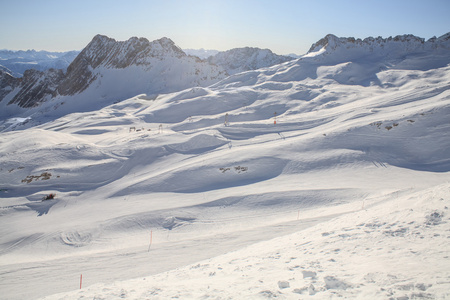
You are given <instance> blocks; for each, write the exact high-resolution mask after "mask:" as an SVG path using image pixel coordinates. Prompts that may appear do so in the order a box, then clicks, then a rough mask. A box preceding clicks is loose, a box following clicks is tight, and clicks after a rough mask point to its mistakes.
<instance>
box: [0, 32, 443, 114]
mask: <svg viewBox="0 0 450 300" xmlns="http://www.w3.org/2000/svg"><path fill="white" fill-rule="evenodd" d="M449 36H450V34H446V35H444V36H442V37H440V38H435V37H434V38H431V39H429V40H428V41H425V40H424V39H422V38H419V37H416V36H413V35H403V36H397V37H394V38H392V37H390V38H387V39H383V38H381V37H379V38H371V37H370V38H366V39H364V40H361V39H355V38H338V37H336V36H334V35H331V34H330V35H327V36H326V37H324V38H323V39H321V40H319V41H318V42H317V43H315V44H313V45H312V47H311V49H310V50H309V52H308V53H307V54H306V55H304V56H302V57H301V58H300V60H301V59H303V58H306V57H311V56H317V55H318V54H323V55H321V63H326V61H327V60H330V63H332V64H335V63H336V62H337V61H342V62H345V61H348V60H349V59H351V61H352V63H351V64H348V65H347V66H346V69H347V70H346V72H341V75H339V74H337V75H336V76H335V77H334V79H335V80H341V81H342V82H348V81H351V82H352V83H355V84H361V85H368V84H376V82H377V78H376V76H375V75H374V74H375V72H374V70H375V69H377V70H380V69H383V68H388V67H389V64H390V63H396V64H397V66H398V67H402V66H401V64H403V67H404V68H411V67H412V66H411V64H410V62H409V61H408V56H409V55H414V56H415V57H417V55H422V56H424V57H427V59H424V60H422V61H423V62H422V63H421V60H417V59H414V60H413V62H414V64H415V66H413V67H414V68H416V69H417V68H419V69H427V68H433V67H439V66H438V65H439V64H441V63H442V61H443V60H442V59H441V58H440V56H442V55H448V48H449V41H448V40H449ZM205 51H206V50H205ZM1 53H2V54H1V55H3V56H2V59H3V57H4V58H5V59H4V61H10V62H11V61H14V60H16V61H17V60H18V58H17V57H16V58H14V55H18V54H19V55H22V58H23V60H25V59H28V60H31V59H32V58H33V59H35V60H36V61H42V62H45V61H47V62H48V61H51V60H53V63H51V64H50V63H48V64H47V66H48V65H57V64H58V62H59V63H61V61H65V62H68V60H69V59H70V57H71V55H72V56H73V55H75V54H76V52H68V53H65V54H58V55H59V56H58V55H56V54H51V53H50V52H42V51H41V52H36V51H22V52H15V54H14V53H13V52H11V51H3V52H1ZM206 53H207V52H205V54H206ZM208 54H211V52H209V53H208ZM358 58H360V59H358ZM292 59H293V58H292V57H288V56H281V55H276V54H274V53H273V52H272V51H270V50H268V49H259V48H248V47H247V48H238V49H232V50H229V51H224V52H218V53H216V54H215V55H213V56H209V57H208V58H207V59H201V58H199V57H197V56H193V55H188V54H186V53H185V52H184V51H183V50H182V49H180V48H179V47H178V46H176V45H175V43H174V42H173V41H172V40H170V39H168V38H161V39H159V40H155V41H152V42H149V41H148V40H147V39H145V38H136V37H133V38H130V39H129V40H127V41H116V40H114V39H112V38H109V37H106V36H103V35H97V36H95V37H94V38H93V40H92V41H91V42H90V43H89V44H88V45H87V46H86V47H85V48H84V49H83V50H82V51H81V52H80V53H78V55H77V56H76V58H75V59H74V60H73V61H72V62H71V63H70V65H68V66H67V68H50V69H46V70H44V71H40V70H36V69H29V70H26V71H24V73H23V77H21V78H18V77H15V76H14V72H9V71H8V68H6V67H5V66H4V67H3V68H0V120H2V119H7V118H11V117H14V116H22V115H24V114H25V115H29V114H31V113H35V112H39V113H40V114H46V115H48V114H52V113H56V112H53V111H57V113H56V114H57V115H58V116H60V115H63V114H65V113H70V112H73V111H79V110H80V109H83V110H95V109H99V108H101V107H104V106H105V105H109V104H111V103H113V102H116V101H120V100H123V99H127V98H130V97H133V96H136V95H138V94H146V95H147V96H146V97H147V98H148V99H155V98H156V97H157V96H158V95H159V94H165V93H171V92H176V91H181V90H183V89H187V88H190V87H206V86H209V85H211V84H214V83H217V82H219V81H221V80H223V79H225V78H226V77H228V76H230V75H234V74H237V73H240V72H245V71H250V70H256V69H260V68H267V67H270V66H273V65H278V64H281V63H285V62H288V61H290V60H292ZM399 60H401V62H400V65H398V61H399ZM61 64H62V63H61ZM420 64H422V65H420ZM18 65H21V66H22V65H23V64H18ZM37 65H39V64H37ZM44 65H45V64H44V63H43V64H41V67H42V68H43V66H44ZM374 68H375V69H374ZM352 70H353V71H352ZM301 74H303V75H302V76H312V77H314V76H317V74H312V73H311V74H309V72H308V70H305V69H302V70H298V74H295V76H299V75H301ZM343 74H345V76H347V77H348V76H350V77H351V78H347V77H345V78H344V77H343V76H344V75H343ZM352 74H354V76H352ZM277 76H281V77H283V76H284V77H286V78H285V79H284V80H286V81H290V80H292V78H293V77H292V76H293V75H292V74H281V73H280V74H278V75H277ZM295 76H294V77H295ZM297 79H298V78H297ZM50 100H52V101H51V102H50ZM75 103H76V105H75ZM83 103H84V104H83ZM44 104H45V105H44ZM30 109H32V110H31V111H29V110H30Z"/></svg>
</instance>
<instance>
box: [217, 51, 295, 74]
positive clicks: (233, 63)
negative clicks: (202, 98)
mask: <svg viewBox="0 0 450 300" xmlns="http://www.w3.org/2000/svg"><path fill="white" fill-rule="evenodd" d="M292 59H294V58H292V57H289V56H283V55H277V54H275V53H273V52H272V51H270V50H269V49H260V48H251V47H245V48H235V49H231V50H228V51H223V52H219V53H217V54H216V55H214V56H210V57H209V58H208V61H209V62H210V63H213V64H216V65H219V66H222V67H224V68H225V70H226V71H227V72H228V74H230V75H233V74H236V73H240V72H245V71H249V70H256V69H260V68H265V67H270V66H273V65H278V64H281V63H284V62H287V61H290V60H292Z"/></svg>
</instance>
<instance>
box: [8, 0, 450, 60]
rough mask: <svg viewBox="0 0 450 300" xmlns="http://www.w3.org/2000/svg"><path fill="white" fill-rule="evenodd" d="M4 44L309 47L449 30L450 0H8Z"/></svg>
mask: <svg viewBox="0 0 450 300" xmlns="http://www.w3.org/2000/svg"><path fill="white" fill-rule="evenodd" d="M1 6H2V10H1V12H0V16H1V17H0V26H1V28H3V30H1V31H0V49H8V50H28V49H34V50H37V51H39V50H46V51H54V52H65V51H70V50H81V49H83V48H84V47H85V46H86V45H87V44H88V43H89V42H90V41H91V40H92V38H93V37H94V36H95V35H96V34H103V35H107V36H109V37H111V38H114V39H116V40H120V41H122V40H127V39H129V38H130V37H133V36H137V37H145V38H147V39H148V40H150V41H151V40H156V39H159V38H162V37H168V38H170V39H172V40H173V41H174V42H175V44H177V45H178V46H179V47H181V48H182V49H201V48H203V49H211V50H219V51H224V50H229V49H232V48H239V47H247V46H248V47H258V48H268V49H271V50H272V51H274V52H275V53H277V54H289V53H296V54H304V53H306V52H307V51H308V49H309V47H310V46H311V45H312V44H313V43H315V42H317V41H318V40H319V39H321V38H322V37H324V36H325V35H327V34H329V33H332V34H335V35H336V36H342V37H350V36H352V37H355V38H365V37H369V36H374V37H377V36H382V37H384V38H386V37H389V36H396V35H403V34H413V35H416V36H419V37H422V38H425V39H429V38H431V37H433V36H441V35H443V34H445V33H447V32H448V31H449V30H450V20H449V18H448V17H447V16H448V14H449V13H450V2H448V1H444V0H431V1H419V0H414V1H403V0H399V1H387V0H383V1H377V2H376V3H366V2H363V1H354V0H351V1H350V0H349V1H339V2H337V1H327V0H325V1H320V2H316V1H304V0H282V1H277V2H274V1H267V0H260V1H257V0H247V1H235V0H229V1H223V0H218V1H206V0H197V1H194V0H191V1H181V0H173V1H143V0H130V1H127V2H121V1H105V0H99V1H94V2H90V1H85V0H82V1H77V2H66V1H52V0H44V1H30V0H18V1H3V3H2V4H1Z"/></svg>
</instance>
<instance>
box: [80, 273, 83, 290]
mask: <svg viewBox="0 0 450 300" xmlns="http://www.w3.org/2000/svg"><path fill="white" fill-rule="evenodd" d="M82 282H83V274H81V275H80V290H81V284H82Z"/></svg>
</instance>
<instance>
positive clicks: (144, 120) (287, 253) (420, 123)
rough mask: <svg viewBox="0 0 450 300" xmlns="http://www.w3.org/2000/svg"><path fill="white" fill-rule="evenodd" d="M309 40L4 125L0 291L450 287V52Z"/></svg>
mask: <svg viewBox="0 0 450 300" xmlns="http://www.w3.org/2000/svg"><path fill="white" fill-rule="evenodd" d="M322 49H325V48H320V47H318V49H317V51H316V52H311V53H310V54H308V55H307V56H306V57H303V58H301V59H299V60H295V61H291V62H287V63H284V64H281V65H278V66H274V67H270V68H265V69H260V70H256V71H249V72H244V73H239V74H235V75H233V76H230V77H228V78H226V79H224V80H222V81H221V82H219V83H217V84H215V85H213V86H210V87H195V88H190V89H187V90H184V91H181V92H177V93H173V94H166V95H159V96H158V97H156V98H153V97H149V96H148V95H138V96H136V97H133V98H130V99H127V100H123V101H121V102H118V103H116V104H113V105H110V106H107V107H104V108H103V109H100V110H96V111H91V112H84V113H73V114H68V115H65V116H62V117H60V118H56V119H53V120H50V121H48V122H45V115H32V116H29V118H30V119H33V118H40V119H39V123H41V125H38V126H32V127H29V126H27V123H28V122H31V121H33V120H31V121H30V119H15V120H10V121H9V122H10V125H9V127H6V128H5V131H4V132H2V133H1V134H0V153H1V155H0V166H1V167H0V184H1V185H0V197H1V199H0V203H1V209H0V291H1V294H2V298H4V299H33V298H42V297H44V298H45V299H86V298H88V299H122V298H126V299H168V298H182V299H189V298H194V299H208V298H214V299H248V298H254V299H259V298H261V299H265V298H274V297H278V298H280V299H298V298H305V299H308V298H311V299H323V298H334V297H344V298H354V299H390V298H392V299H448V298H450V260H449V255H450V246H449V238H450V214H449V209H448V207H449V206H450V193H449V190H450V183H449V181H450V173H449V171H450V122H449V114H450V85H449V82H450V66H449V65H448V64H449V62H450V61H449V57H448V51H447V52H445V51H442V52H439V53H437V54H436V55H430V56H429V57H426V56H424V55H423V53H419V54H416V55H408V56H401V58H398V57H396V58H395V60H393V61H389V62H388V63H387V62H382V61H381V60H380V59H379V57H374V56H373V55H368V56H367V57H365V58H364V59H361V57H359V59H358V60H357V61H354V60H351V59H348V57H347V56H345V55H340V54H339V55H337V56H335V57H334V60H333V59H332V58H333V56H332V54H330V52H329V49H325V50H322ZM312 53H315V54H314V55H313V54H312ZM371 58H372V59H371ZM426 59H430V60H431V61H432V62H433V63H432V67H426ZM130 84H132V83H130ZM73 105H75V104H73ZM55 109H58V108H55ZM50 194H56V197H55V198H54V199H49V200H43V199H44V197H46V196H48V195H50ZM80 285H81V289H80Z"/></svg>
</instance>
